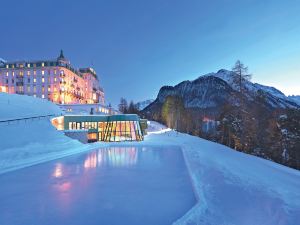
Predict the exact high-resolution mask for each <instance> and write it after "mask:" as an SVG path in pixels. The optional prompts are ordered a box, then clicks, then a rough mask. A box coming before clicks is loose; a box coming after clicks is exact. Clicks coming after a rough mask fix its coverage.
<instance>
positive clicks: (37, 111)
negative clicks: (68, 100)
mask: <svg viewBox="0 0 300 225" xmlns="http://www.w3.org/2000/svg"><path fill="white" fill-rule="evenodd" d="M0 105H1V110H0V120H9V119H19V118H24V117H34V116H44V115H60V114H61V113H62V111H61V110H60V108H59V107H58V106H57V105H55V104H53V103H51V102H49V101H47V100H45V99H40V98H34V97H31V96H26V95H17V94H7V93H3V92H0Z"/></svg>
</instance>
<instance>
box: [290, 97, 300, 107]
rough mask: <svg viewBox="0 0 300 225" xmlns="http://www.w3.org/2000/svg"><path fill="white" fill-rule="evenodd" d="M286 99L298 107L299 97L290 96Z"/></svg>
mask: <svg viewBox="0 0 300 225" xmlns="http://www.w3.org/2000/svg"><path fill="white" fill-rule="evenodd" d="M288 99H289V100H290V101H293V102H295V103H297V104H298V105H300V95H290V96H288Z"/></svg>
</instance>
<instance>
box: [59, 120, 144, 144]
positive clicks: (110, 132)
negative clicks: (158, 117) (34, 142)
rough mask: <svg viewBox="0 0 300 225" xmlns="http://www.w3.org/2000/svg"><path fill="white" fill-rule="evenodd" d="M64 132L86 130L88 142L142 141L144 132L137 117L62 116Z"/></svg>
mask: <svg viewBox="0 0 300 225" xmlns="http://www.w3.org/2000/svg"><path fill="white" fill-rule="evenodd" d="M64 130H85V131H86V130H87V131H88V140H89V141H90V142H92V141H105V142H120V141H141V140H143V139H144V132H143V130H142V129H141V124H140V119H139V117H138V116H137V115H114V116H64Z"/></svg>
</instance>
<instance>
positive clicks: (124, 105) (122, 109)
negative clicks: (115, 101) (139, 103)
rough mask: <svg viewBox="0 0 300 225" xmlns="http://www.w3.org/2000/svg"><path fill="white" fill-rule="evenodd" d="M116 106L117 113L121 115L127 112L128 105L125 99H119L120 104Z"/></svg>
mask: <svg viewBox="0 0 300 225" xmlns="http://www.w3.org/2000/svg"><path fill="white" fill-rule="evenodd" d="M118 106H119V111H120V112H121V113H127V111H128V104H127V100H126V99H125V98H121V99H120V104H119V105H118Z"/></svg>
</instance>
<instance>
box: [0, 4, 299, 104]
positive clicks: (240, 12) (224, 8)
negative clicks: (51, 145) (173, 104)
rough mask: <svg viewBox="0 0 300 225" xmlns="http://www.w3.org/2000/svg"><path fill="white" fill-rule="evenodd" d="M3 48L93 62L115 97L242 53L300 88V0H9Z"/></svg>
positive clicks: (279, 82)
mask: <svg viewBox="0 0 300 225" xmlns="http://www.w3.org/2000/svg"><path fill="white" fill-rule="evenodd" d="M0 5H1V13H0V21H1V32H0V57H2V58H4V59H6V60H17V59H52V58H55V57H57V56H58V54H59V50H60V49H63V50H64V53H65V56H66V57H67V58H69V59H70V60H71V63H72V65H73V66H74V67H76V68H78V67H88V66H92V67H93V68H94V69H95V70H96V71H97V73H98V75H100V82H101V85H102V86H103V87H104V90H105V94H106V101H107V103H109V102H111V103H112V104H113V105H114V106H116V105H117V104H118V102H119V99H120V97H122V96H123V97H126V98H127V99H128V100H131V99H132V100H134V101H140V100H145V99H149V98H155V97H156V95H157V93H158V91H159V88H160V87H161V86H162V85H174V84H177V83H178V82H180V81H183V80H188V79H195V78H197V77H198V76H200V75H203V74H205V73H209V72H216V71H218V70H219V69H221V68H224V69H231V67H232V65H233V64H234V63H235V61H236V60H237V59H240V60H241V61H242V62H244V63H245V64H246V65H248V66H249V70H250V72H251V73H252V74H253V81H254V82H259V83H262V84H265V85H270V86H274V87H276V88H278V89H280V90H281V91H283V92H284V93H285V94H287V95H291V94H297V95H300V26H299V24H300V13H299V12H300V1H299V0H288V1H283V0H242V1H241V0H211V1H207V0H187V1H183V0H151V1H149V0H147V1H146V0H106V1H102V0H93V1H91V0H85V1H64V0H51V1H41V0H27V1H16V0H10V1H5V0H0Z"/></svg>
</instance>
